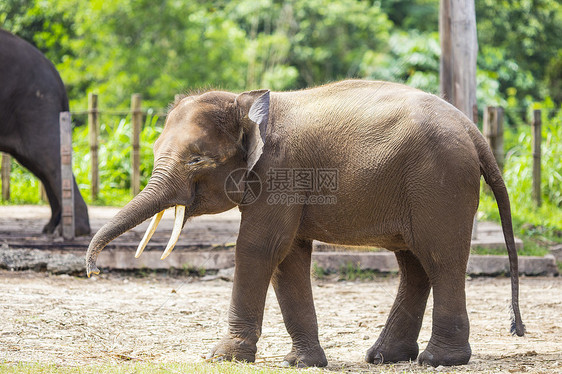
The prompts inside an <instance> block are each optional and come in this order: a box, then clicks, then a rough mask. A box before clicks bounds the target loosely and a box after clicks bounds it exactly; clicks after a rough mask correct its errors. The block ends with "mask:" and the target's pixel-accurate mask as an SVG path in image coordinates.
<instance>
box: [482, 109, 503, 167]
mask: <svg viewBox="0 0 562 374" xmlns="http://www.w3.org/2000/svg"><path fill="white" fill-rule="evenodd" d="M482 132H483V134H484V137H485V138H486V141H487V142H488V145H489V146H490V148H491V149H492V153H493V154H494V157H495V158H496V162H497V163H498V166H499V168H500V170H501V171H502V172H503V165H504V151H503V108H501V107H492V106H489V107H486V110H485V111H484V121H483V124H482Z"/></svg>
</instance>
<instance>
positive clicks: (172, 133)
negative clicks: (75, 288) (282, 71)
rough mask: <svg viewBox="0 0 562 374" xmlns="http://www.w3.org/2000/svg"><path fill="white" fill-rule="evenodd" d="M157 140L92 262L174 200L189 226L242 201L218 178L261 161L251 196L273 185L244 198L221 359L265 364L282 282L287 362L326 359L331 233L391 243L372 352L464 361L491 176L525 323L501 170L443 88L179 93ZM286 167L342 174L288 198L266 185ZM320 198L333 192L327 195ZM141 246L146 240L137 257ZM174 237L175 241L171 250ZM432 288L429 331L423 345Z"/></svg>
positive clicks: (351, 241)
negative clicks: (269, 320)
mask: <svg viewBox="0 0 562 374" xmlns="http://www.w3.org/2000/svg"><path fill="white" fill-rule="evenodd" d="M154 152H155V168H154V171H153V176H152V178H151V182H150V183H149V184H148V186H147V188H146V189H145V191H146V192H145V191H143V193H141V194H140V195H139V197H137V198H135V199H134V200H133V201H131V203H129V204H128V205H127V206H126V207H125V208H124V209H123V210H122V211H121V212H120V213H119V214H118V215H117V216H116V217H115V218H114V219H113V220H112V221H110V222H109V223H107V224H106V225H105V226H104V227H103V228H102V229H101V230H100V231H99V232H98V233H97V234H96V236H95V237H94V238H93V239H92V242H91V243H90V247H89V249H88V256H87V265H88V274H91V273H92V272H93V273H97V272H98V271H99V270H98V269H97V268H96V266H95V260H96V257H97V254H98V253H99V251H101V249H102V248H103V247H104V246H105V245H106V244H107V243H108V242H109V241H111V240H112V239H113V238H115V237H116V236H118V235H120V234H121V233H122V232H124V231H126V230H128V229H130V228H132V227H134V226H135V225H137V224H139V223H140V222H142V221H143V220H145V219H146V218H148V217H150V216H151V215H154V214H156V213H158V212H160V211H161V210H162V209H165V208H168V207H170V206H176V212H178V207H180V206H187V208H186V209H187V210H186V217H185V218H184V216H183V214H181V213H180V216H179V218H178V216H176V219H177V220H178V221H179V225H180V226H179V227H180V228H181V225H182V224H183V223H185V220H186V219H187V218H188V217H190V216H195V215H199V214H205V213H216V212H219V211H223V210H226V209H229V208H231V207H232V206H234V203H232V202H231V201H230V200H229V199H228V197H231V196H226V194H225V193H224V191H223V190H222V187H223V186H225V189H226V190H227V191H228V190H229V187H232V186H229V184H228V181H229V179H228V175H229V173H230V172H232V171H233V170H235V169H237V168H243V167H246V168H248V169H249V170H251V171H252V172H251V173H248V177H247V178H248V179H247V180H246V184H245V186H246V193H247V192H248V189H249V188H250V187H251V185H252V183H254V182H256V181H257V180H258V179H259V180H261V181H262V185H264V186H263V187H264V188H263V191H262V192H261V194H259V196H256V197H255V199H254V200H253V201H250V202H251V203H248V201H247V200H244V199H243V197H241V198H240V201H238V205H239V208H240V210H241V212H242V221H241V226H240V233H239V236H238V240H237V243H236V272H235V277H234V287H233V295H232V304H231V309H230V315H229V332H228V334H227V336H226V337H225V338H224V339H223V340H222V341H221V342H220V343H219V344H218V345H217V346H216V347H215V349H213V351H212V352H211V354H210V355H209V357H211V358H212V357H214V358H229V359H232V358H237V359H243V360H249V361H252V360H254V358H255V351H256V342H257V340H258V338H259V336H260V333H261V321H262V317H263V306H264V302H265V295H266V292H267V288H268V285H269V283H270V282H272V284H273V286H274V288H275V292H276V294H277V298H278V300H279V304H280V306H281V310H282V313H283V317H284V320H285V324H286V326H287V330H288V332H289V334H290V335H291V337H292V339H293V349H292V351H291V352H290V353H289V354H288V355H287V356H286V361H287V363H288V364H291V365H315V366H323V365H325V364H326V358H325V356H324V352H323V350H322V348H321V347H320V344H319V342H318V331H317V322H316V315H315V311H314V305H313V299H312V291H311V285H310V261H311V252H312V240H321V241H325V242H330V243H338V244H348V245H369V246H380V247H384V248H387V249H389V250H391V251H393V252H394V253H395V254H396V257H397V260H398V264H399V266H400V272H401V280H400V286H399V291H398V295H397V298H396V301H395V303H394V306H393V308H392V310H391V312H390V316H389V318H388V321H387V323H386V325H385V328H384V329H383V331H382V333H381V336H380V337H379V339H378V340H377V342H376V343H375V344H374V345H373V347H372V348H371V349H370V350H369V352H368V353H367V361H369V362H375V363H382V362H396V361H403V360H414V359H416V358H418V360H419V361H420V362H421V363H428V364H431V365H434V366H437V365H454V364H464V363H466V362H468V360H469V358H470V355H471V349H470V345H469V342H468V337H469V323H468V316H467V312H466V302H465V292H464V285H465V272H466V264H467V261H468V255H469V251H470V241H471V233H472V223H473V217H474V215H475V213H476V210H477V207H478V200H479V191H480V177H481V175H484V178H485V179H486V181H487V182H488V184H490V186H491V188H492V190H493V192H494V194H495V196H496V199H497V201H498V206H499V208H500V216H501V218H502V225H503V229H504V235H505V238H506V243H507V248H508V253H509V257H510V266H511V271H512V273H511V274H512V299H513V304H512V305H513V308H514V312H515V313H514V315H515V322H514V329H515V331H516V332H517V334H518V335H522V334H523V324H522V322H521V318H520V315H519V307H518V273H517V253H516V251H515V246H514V241H513V232H512V228H511V213H510V206H509V198H508V195H507V191H506V188H505V185H504V183H503V180H502V178H501V173H500V171H499V168H498V166H497V164H496V162H495V160H494V158H493V155H492V153H491V151H490V149H489V147H488V146H487V144H486V142H485V140H484V138H483V137H482V135H481V134H480V132H479V131H478V129H477V127H476V126H475V125H474V124H473V123H472V122H471V121H470V120H469V119H468V118H466V117H465V116H464V115H463V114H462V113H461V112H460V111H458V110H457V109H455V108H454V107H453V106H451V105H450V104H448V103H446V102H445V101H443V100H441V99H440V98H438V97H436V96H433V95H429V94H426V93H423V92H421V91H418V90H415V89H412V88H409V87H406V86H403V85H398V84H392V83H387V82H369V81H344V82H339V83H333V84H329V85H326V86H321V87H318V88H313V89H309V90H304V91H298V92H287V93H269V91H265V90H262V91H252V92H247V93H242V94H240V95H235V94H231V93H225V92H209V93H205V94H202V95H198V96H191V97H187V98H185V99H183V100H182V101H180V102H178V103H176V105H175V107H174V109H173V110H172V111H171V112H170V113H169V116H168V119H167V122H166V126H165V129H164V131H163V133H162V135H161V137H160V138H159V139H158V141H157V142H156V144H155V147H154ZM277 171H287V172H289V173H290V172H293V173H294V172H303V171H304V172H309V173H312V174H315V173H319V172H321V171H332V172H334V171H335V173H336V176H337V178H336V179H337V180H336V184H335V185H334V184H328V185H324V184H321V183H319V181H318V180H316V183H317V184H316V185H315V186H311V187H310V188H307V189H299V190H297V191H291V193H294V194H296V195H297V196H298V197H300V198H299V199H295V201H298V202H299V203H291V204H289V203H288V202H287V201H285V200H279V199H277V197H278V196H277V195H278V194H279V190H278V189H276V188H275V187H274V186H271V185H270V184H269V182H270V181H271V176H272V174H275V173H276V172H277ZM293 175H294V174H293ZM225 181H226V183H225ZM265 181H267V188H266V186H265V184H266V183H265ZM301 182H302V181H301ZM299 183H300V182H299ZM299 186H300V187H302V185H299ZM246 193H245V196H247V194H246ZM276 194H277V195H276ZM256 195H257V194H256ZM313 195H315V196H316V197H318V196H322V197H330V199H328V200H326V201H328V203H318V201H319V200H318V199H315V200H312V199H311V198H312V197H315V196H313ZM272 197H273V198H272ZM182 209H184V208H180V209H179V211H180V212H181V211H182ZM176 214H178V213H176ZM155 221H157V220H155ZM151 227H152V225H151ZM148 231H150V228H149V230H148ZM174 231H176V230H174ZM149 237H150V235H149V234H148V232H147V238H149ZM146 240H148V239H146ZM174 240H177V239H174V234H172V239H171V242H172V241H174ZM174 243H175V241H174ZM145 244H146V241H145V239H143V242H142V243H141V246H140V248H139V252H138V253H137V255H140V252H141V251H142V247H143V246H144V245H145ZM171 248H173V243H172V244H171V246H170V245H169V246H168V248H167V249H166V251H165V254H164V255H163V258H165V257H166V256H167V255H168V254H169V252H170V251H171ZM431 288H433V295H434V310H433V332H432V337H431V340H430V341H429V343H428V345H427V347H426V350H425V351H424V352H423V353H421V354H420V355H419V357H418V353H419V350H418V344H417V338H418V334H419V330H420V327H421V323H422V318H423V313H424V310H425V306H426V301H427V298H428V295H429V291H430V289H431Z"/></svg>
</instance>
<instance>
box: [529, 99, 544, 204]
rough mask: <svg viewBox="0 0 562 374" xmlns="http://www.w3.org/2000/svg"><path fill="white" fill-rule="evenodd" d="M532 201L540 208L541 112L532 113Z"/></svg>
mask: <svg viewBox="0 0 562 374" xmlns="http://www.w3.org/2000/svg"><path fill="white" fill-rule="evenodd" d="M531 126H532V132H533V199H534V200H535V202H536V204H537V206H541V204H542V200H541V143H542V123H541V111H540V109H539V110H534V111H533V123H532V124H531Z"/></svg>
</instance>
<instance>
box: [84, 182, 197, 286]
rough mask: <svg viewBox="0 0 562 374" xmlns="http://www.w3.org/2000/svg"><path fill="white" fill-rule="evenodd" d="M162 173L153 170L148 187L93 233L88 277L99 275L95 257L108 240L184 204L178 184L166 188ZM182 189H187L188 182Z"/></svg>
mask: <svg viewBox="0 0 562 374" xmlns="http://www.w3.org/2000/svg"><path fill="white" fill-rule="evenodd" d="M162 174H164V173H158V174H155V173H153V175H152V177H151V179H150V181H149V183H148V184H147V186H146V188H145V189H144V190H142V191H141V192H140V193H139V194H138V195H137V196H135V197H134V198H133V200H131V201H130V202H129V203H128V204H127V205H126V206H125V207H124V208H123V209H121V210H120V211H119V213H117V214H116V215H115V217H113V218H112V219H111V220H110V221H109V222H108V223H106V224H105V225H103V226H102V228H101V229H100V230H99V231H98V232H97V233H96V235H94V237H93V238H92V241H91V242H90V245H89V247H88V252H87V253H86V271H87V274H88V277H90V275H91V274H92V273H93V274H99V269H98V268H97V266H96V260H97V258H98V255H99V253H100V252H101V251H102V249H103V248H104V247H105V246H106V245H107V244H108V243H109V242H111V241H112V240H113V239H115V238H117V237H118V236H120V235H121V234H123V233H125V232H127V231H129V230H130V229H132V228H134V227H136V226H138V225H139V224H141V223H142V222H144V221H145V220H147V219H148V218H150V217H152V216H154V215H155V214H158V213H159V212H162V211H163V210H165V209H167V208H169V207H171V206H175V205H177V204H185V200H183V199H182V201H180V200H179V199H178V195H179V194H178V189H179V185H178V183H174V184H175V185H176V188H170V186H169V185H168V186H167V187H163V183H162V181H163V179H164V178H163V175H162ZM166 174H167V173H166ZM176 182H177V181H176ZM184 182H185V181H184ZM182 189H185V184H184V185H183V188H182ZM186 197H187V196H186ZM182 221H183V216H182ZM182 223H183V222H182ZM177 236H179V235H177ZM176 240H177V238H176ZM174 244H175V242H174ZM170 251H171V250H170Z"/></svg>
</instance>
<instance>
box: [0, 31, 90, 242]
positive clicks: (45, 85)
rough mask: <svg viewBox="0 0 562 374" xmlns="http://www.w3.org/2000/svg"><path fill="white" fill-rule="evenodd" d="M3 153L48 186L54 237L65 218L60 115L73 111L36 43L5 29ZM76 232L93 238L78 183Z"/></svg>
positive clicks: (0, 74) (1, 36) (0, 116)
mask: <svg viewBox="0 0 562 374" xmlns="http://www.w3.org/2000/svg"><path fill="white" fill-rule="evenodd" d="M0 80H1V82H2V84H1V85H0V151H2V152H7V153H9V154H11V155H12V156H13V157H15V159H16V160H17V161H18V162H19V163H20V164H22V165H23V166H25V167H26V168H27V169H29V170H30V171H31V172H32V173H33V174H35V175H36V176H37V177H38V178H39V179H40V180H41V182H42V183H43V185H44V186H45V190H46V192H47V197H48V198H49V203H50V205H51V213H52V215H51V219H50V221H49V223H48V224H47V225H46V226H45V228H44V230H43V231H44V232H46V233H52V232H53V231H54V230H55V228H56V226H57V225H58V224H59V222H60V219H61V201H62V196H61V166H60V165H61V161H60V128H59V113H60V112H64V111H68V99H67V96H66V90H65V88H64V84H63V83H62V80H61V78H60V76H59V74H58V72H57V71H56V69H55V67H54V66H53V64H52V63H51V62H50V61H49V60H47V58H46V57H45V56H43V54H41V52H39V51H38V50H37V49H36V48H35V47H33V46H32V45H31V44H29V43H27V42H26V41H24V40H23V39H20V38H18V37H16V36H15V35H12V34H10V33H8V32H6V31H4V30H0ZM74 206H75V229H76V234H77V235H84V234H89V233H90V224H89V219H88V210H87V207H86V203H85V202H84V200H83V199H82V196H81V195H80V191H79V190H78V186H77V185H76V182H74Z"/></svg>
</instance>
